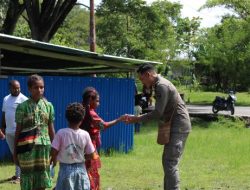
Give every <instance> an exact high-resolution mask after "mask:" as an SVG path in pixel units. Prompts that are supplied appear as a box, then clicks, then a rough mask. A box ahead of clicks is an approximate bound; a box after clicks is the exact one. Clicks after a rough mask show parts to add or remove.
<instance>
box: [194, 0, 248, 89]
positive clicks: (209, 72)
mask: <svg viewBox="0 0 250 190" xmlns="http://www.w3.org/2000/svg"><path fill="white" fill-rule="evenodd" d="M222 5H223V6H225V7H226V8H229V9H230V10H233V13H234V14H232V15H225V16H224V18H223V19H222V22H221V24H220V25H217V26H215V27H213V28H211V29H207V30H206V31H204V32H203V35H201V36H200V43H198V45H197V47H196V48H197V52H196V54H195V55H196V58H197V60H198V63H199V64H197V65H196V66H197V70H199V71H200V72H199V74H200V76H201V75H203V76H206V78H209V80H208V84H210V85H212V86H213V85H214V84H216V89H217V90H219V89H221V90H228V89H235V90H247V89H248V88H249V87H250V80H249V72H248V71H249V69H250V65H249V60H250V56H249V49H250V34H249V29H250V24H249V23H250V22H249V21H250V15H249V13H250V3H249V1H247V0H242V1H238V0H209V1H207V3H206V5H204V6H203V8H204V7H214V6H222Z"/></svg>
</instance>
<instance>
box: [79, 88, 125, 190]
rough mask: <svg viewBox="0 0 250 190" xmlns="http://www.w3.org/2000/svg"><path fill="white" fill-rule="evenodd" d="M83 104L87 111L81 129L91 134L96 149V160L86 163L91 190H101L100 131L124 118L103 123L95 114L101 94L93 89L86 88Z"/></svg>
mask: <svg viewBox="0 0 250 190" xmlns="http://www.w3.org/2000/svg"><path fill="white" fill-rule="evenodd" d="M82 104H83V106H84V107H85V109H86V115H85V117H84V120H83V122H82V125H81V128H82V129H84V130H86V131H88V132H89V135H90V137H91V140H92V143H93V145H94V147H95V158H94V159H91V160H87V161H86V168H87V171H88V175H89V179H90V187H91V190H99V189H100V175H99V172H98V170H99V168H100V167H101V161H100V158H99V156H98V153H97V148H99V147H100V146H101V135H100V131H101V130H105V129H107V128H109V127H111V126H113V125H115V124H117V123H118V122H120V121H122V120H123V117H119V118H117V119H115V120H112V121H109V122H105V121H103V120H102V119H101V118H100V117H99V116H98V114H97V113H96V112H95V109H96V108H97V107H98V106H99V94H98V92H97V91H96V89H95V88H93V87H87V88H85V90H84V92H83V95H82Z"/></svg>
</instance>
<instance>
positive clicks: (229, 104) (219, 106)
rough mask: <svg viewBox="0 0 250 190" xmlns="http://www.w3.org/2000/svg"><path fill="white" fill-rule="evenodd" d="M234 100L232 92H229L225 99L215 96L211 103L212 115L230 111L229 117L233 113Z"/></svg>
mask: <svg viewBox="0 0 250 190" xmlns="http://www.w3.org/2000/svg"><path fill="white" fill-rule="evenodd" d="M236 99H237V98H236V96H235V93H234V92H233V91H230V92H229V94H228V97H227V98H225V97H219V96H216V97H215V100H214V101H213V107H212V111H213V113H218V112H219V111H231V115H233V114H234V111H235V108H234V105H235V102H236Z"/></svg>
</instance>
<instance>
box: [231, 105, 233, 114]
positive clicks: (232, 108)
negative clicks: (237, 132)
mask: <svg viewBox="0 0 250 190" xmlns="http://www.w3.org/2000/svg"><path fill="white" fill-rule="evenodd" d="M233 114H234V106H232V107H231V115H233Z"/></svg>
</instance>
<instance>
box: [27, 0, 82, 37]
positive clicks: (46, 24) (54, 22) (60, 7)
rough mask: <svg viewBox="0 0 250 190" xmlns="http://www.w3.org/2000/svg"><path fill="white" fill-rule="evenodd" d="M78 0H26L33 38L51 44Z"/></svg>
mask: <svg viewBox="0 0 250 190" xmlns="http://www.w3.org/2000/svg"><path fill="white" fill-rule="evenodd" d="M76 1H77V0H64V1H63V0H57V1H56V0H43V2H42V4H40V3H39V0H25V6H26V11H27V14H28V18H29V26H30V29H31V36H32V38H33V39H35V40H39V41H43V42H49V41H50V40H51V38H52V37H53V36H54V35H55V33H56V31H57V30H58V28H59V27H60V26H61V24H62V23H63V21H64V20H65V18H66V16H67V15H68V13H69V12H70V11H71V9H72V8H73V7H74V5H75V4H76ZM40 6H41V8H40Z"/></svg>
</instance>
